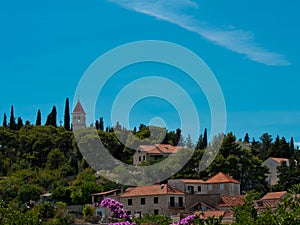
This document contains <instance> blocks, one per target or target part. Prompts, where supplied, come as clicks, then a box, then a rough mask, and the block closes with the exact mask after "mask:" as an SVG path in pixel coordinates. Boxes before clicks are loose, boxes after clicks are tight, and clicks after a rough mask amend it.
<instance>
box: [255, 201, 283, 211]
mask: <svg viewBox="0 0 300 225" xmlns="http://www.w3.org/2000/svg"><path fill="white" fill-rule="evenodd" d="M253 202H254V208H256V209H265V208H277V206H278V205H279V203H280V200H279V199H267V200H256V201H253Z"/></svg>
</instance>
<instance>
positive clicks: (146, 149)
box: [133, 144, 183, 165]
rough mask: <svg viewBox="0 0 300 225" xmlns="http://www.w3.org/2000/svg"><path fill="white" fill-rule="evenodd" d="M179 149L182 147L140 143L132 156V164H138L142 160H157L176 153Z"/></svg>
mask: <svg viewBox="0 0 300 225" xmlns="http://www.w3.org/2000/svg"><path fill="white" fill-rule="evenodd" d="M180 149H183V147H182V146H172V145H169V144H155V145H140V146H139V147H138V149H137V151H136V153H135V154H134V156H133V164H134V165H140V164H141V163H142V162H147V161H149V160H150V159H154V160H158V159H161V158H163V157H166V156H168V155H170V154H174V153H177V152H178V150H180Z"/></svg>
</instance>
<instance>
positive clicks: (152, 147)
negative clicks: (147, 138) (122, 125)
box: [139, 145, 161, 154]
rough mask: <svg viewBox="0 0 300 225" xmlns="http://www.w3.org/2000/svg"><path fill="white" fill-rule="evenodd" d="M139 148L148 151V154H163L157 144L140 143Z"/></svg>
mask: <svg viewBox="0 0 300 225" xmlns="http://www.w3.org/2000/svg"><path fill="white" fill-rule="evenodd" d="M139 149H140V150H142V151H145V152H147V153H148V154H161V152H160V151H159V149H157V148H156V146H155V145H140V146H139Z"/></svg>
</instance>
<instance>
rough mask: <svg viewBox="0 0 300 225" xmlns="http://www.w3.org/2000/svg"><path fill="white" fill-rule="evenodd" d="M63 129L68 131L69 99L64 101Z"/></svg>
mask: <svg viewBox="0 0 300 225" xmlns="http://www.w3.org/2000/svg"><path fill="white" fill-rule="evenodd" d="M64 128H65V129H66V130H68V131H69V130H70V107H69V98H67V99H66V105H65V115H64Z"/></svg>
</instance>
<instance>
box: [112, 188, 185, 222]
mask: <svg viewBox="0 0 300 225" xmlns="http://www.w3.org/2000/svg"><path fill="white" fill-rule="evenodd" d="M118 201H119V202H121V203H122V204H123V205H124V207H125V208H126V209H127V211H128V214H131V215H135V216H142V215H144V214H155V215H165V216H171V215H176V214H178V213H180V212H181V211H183V210H184V208H185V195H184V193H183V192H181V191H179V190H178V189H177V188H175V187H171V186H169V185H168V184H161V185H160V184H154V185H146V186H139V187H132V188H127V189H126V191H125V192H124V193H122V194H120V195H119V196H118Z"/></svg>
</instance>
